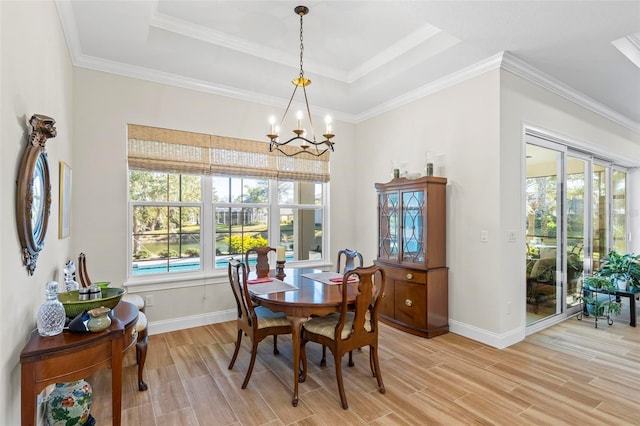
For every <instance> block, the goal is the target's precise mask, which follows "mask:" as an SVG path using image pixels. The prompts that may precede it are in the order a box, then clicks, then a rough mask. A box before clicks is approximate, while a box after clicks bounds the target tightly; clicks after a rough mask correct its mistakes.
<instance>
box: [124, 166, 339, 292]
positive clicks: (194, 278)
mask: <svg viewBox="0 0 640 426" xmlns="http://www.w3.org/2000/svg"><path fill="white" fill-rule="evenodd" d="M132 171H134V170H127V239H128V242H127V253H128V255H127V282H126V283H125V285H134V286H135V285H145V284H156V283H164V284H166V285H167V286H165V287H162V288H174V287H180V286H184V285H202V280H203V279H204V280H205V283H206V282H207V280H208V279H212V280H213V281H215V280H216V278H219V277H226V274H227V270H226V268H215V263H216V262H215V260H214V261H213V262H207V261H205V260H202V259H215V256H216V255H215V243H214V241H215V232H216V226H215V223H214V222H215V211H216V207H220V206H222V207H227V206H242V207H245V208H247V207H249V208H251V207H260V208H267V211H268V215H269V219H268V225H267V226H268V241H269V245H271V246H272V247H275V246H277V245H279V242H280V239H279V232H280V222H279V219H280V210H281V209H282V208H287V209H305V210H309V209H313V210H317V211H320V214H321V217H322V230H323V232H322V247H321V249H322V254H321V258H320V259H311V260H297V261H291V262H287V266H288V267H321V266H326V265H328V264H330V261H331V260H330V259H329V258H327V257H326V253H327V252H328V246H329V214H328V212H329V205H328V200H329V197H328V192H329V182H315V183H317V184H320V185H322V198H321V202H322V204H321V205H315V204H313V205H310V204H279V200H278V179H277V178H268V177H266V178H264V179H266V180H267V181H268V185H269V188H268V193H269V202H268V203H267V204H260V203H231V202H224V203H220V202H216V203H214V202H213V180H214V178H220V177H226V178H240V176H232V175H222V174H213V175H211V174H200V175H199V176H200V177H201V201H200V203H198V202H184V203H182V202H175V201H171V202H157V201H132V200H131V199H130V198H129V197H130V187H129V185H130V173H131V172H132ZM140 171H142V172H151V171H149V170H140ZM159 173H165V172H159ZM175 174H178V175H180V174H187V173H175ZM243 177H245V178H250V179H252V178H254V177H252V176H243ZM257 178H263V177H257ZM283 181H288V182H304V181H295V180H292V179H284V180H283ZM141 205H156V206H174V205H180V206H181V207H200V209H201V226H200V247H201V249H200V259H201V262H200V269H199V270H197V271H189V272H163V273H157V274H156V273H153V274H151V273H150V274H141V275H134V274H133V256H132V253H133V252H132V250H133V209H134V207H136V206H141ZM188 282H191V283H192V284H185V283H188Z"/></svg>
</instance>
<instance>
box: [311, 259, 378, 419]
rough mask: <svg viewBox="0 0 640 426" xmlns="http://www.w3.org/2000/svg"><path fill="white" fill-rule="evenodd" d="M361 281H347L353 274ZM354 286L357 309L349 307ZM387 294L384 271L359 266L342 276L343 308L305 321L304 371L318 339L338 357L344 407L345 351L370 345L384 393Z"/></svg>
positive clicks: (373, 370)
mask: <svg viewBox="0 0 640 426" xmlns="http://www.w3.org/2000/svg"><path fill="white" fill-rule="evenodd" d="M353 275H355V276H356V277H357V278H358V281H356V282H353V283H348V279H349V277H350V276H353ZM349 288H353V290H354V292H355V295H356V303H355V309H353V310H349V303H348V291H349ZM383 294H384V271H383V270H382V269H380V268H379V267H378V266H375V265H374V266H369V267H360V268H356V269H353V270H351V271H349V272H347V273H346V274H345V275H344V277H343V279H342V304H341V306H340V312H335V313H333V314H329V315H326V316H323V317H315V318H311V319H310V320H309V321H307V322H305V323H304V324H303V325H302V334H301V336H300V358H301V361H302V374H301V377H300V381H304V380H305V379H306V376H307V355H306V351H305V345H306V343H307V342H317V343H320V344H321V345H323V346H326V347H328V348H329V350H331V353H332V354H333V358H334V360H335V366H336V367H335V368H336V379H337V381H338V391H339V392H340V401H341V402H342V408H344V409H345V410H346V409H348V408H349V406H348V404H347V397H346V395H345V393H344V385H343V383H342V367H341V364H342V357H343V356H344V354H345V353H347V352H350V351H352V350H354V349H358V348H360V347H363V346H369V366H370V368H371V373H372V374H373V376H374V377H375V378H376V380H377V381H378V389H379V391H380V393H385V388H384V383H383V382H382V374H381V371H380V363H379V361H378V308H379V306H380V303H381V301H382V295H383Z"/></svg>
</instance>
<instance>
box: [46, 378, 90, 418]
mask: <svg viewBox="0 0 640 426" xmlns="http://www.w3.org/2000/svg"><path fill="white" fill-rule="evenodd" d="M92 397H93V390H92V389H91V385H90V384H89V382H87V381H86V380H77V381H75V382H65V383H56V387H55V389H54V390H53V391H52V392H51V394H49V399H48V400H47V409H46V416H47V425H49V426H74V425H87V426H88V425H90V424H93V418H92V417H91V398H92Z"/></svg>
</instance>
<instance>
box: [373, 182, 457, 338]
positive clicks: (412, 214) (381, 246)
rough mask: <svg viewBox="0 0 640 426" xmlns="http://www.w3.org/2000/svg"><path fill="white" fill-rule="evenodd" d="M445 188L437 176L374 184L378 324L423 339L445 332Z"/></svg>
mask: <svg viewBox="0 0 640 426" xmlns="http://www.w3.org/2000/svg"><path fill="white" fill-rule="evenodd" d="M446 186H447V179H446V178H442V177H433V176H428V177H422V178H418V179H411V180H410V179H405V178H395V179H393V180H392V181H391V182H388V183H377V184H376V191H377V193H378V256H377V260H376V264H377V265H379V266H380V267H382V268H383V269H384V271H385V275H386V286H385V294H384V297H383V299H382V304H381V308H380V319H381V320H382V321H384V322H385V323H386V324H389V325H391V326H393V327H396V328H398V329H401V330H404V331H407V332H409V333H412V334H416V335H418V336H423V337H427V338H430V337H435V336H438V335H440V334H444V333H446V332H448V331H449V306H448V304H449V301H448V300H449V289H448V268H447V266H446V244H445V243H446Z"/></svg>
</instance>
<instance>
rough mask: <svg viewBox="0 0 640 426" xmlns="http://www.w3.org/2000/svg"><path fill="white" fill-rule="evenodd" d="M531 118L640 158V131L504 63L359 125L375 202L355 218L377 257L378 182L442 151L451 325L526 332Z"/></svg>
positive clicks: (484, 333) (362, 200)
mask: <svg viewBox="0 0 640 426" xmlns="http://www.w3.org/2000/svg"><path fill="white" fill-rule="evenodd" d="M525 123H527V124H530V125H531V124H533V125H536V126H537V127H539V128H544V129H548V130H550V131H553V132H555V134H558V135H566V136H567V137H568V138H570V139H571V140H573V141H579V142H580V143H581V144H582V146H585V147H590V148H593V149H596V150H599V151H601V152H607V153H609V154H610V155H615V156H617V157H620V158H631V159H636V161H640V135H638V134H637V133H634V132H632V131H630V130H628V129H626V128H623V127H621V126H619V125H617V124H615V123H613V122H611V121H610V120H607V119H605V118H603V117H601V116H599V115H597V114H595V113H593V112H591V111H590V110H587V109H585V108H583V107H580V106H577V105H576V104H574V103H572V102H569V101H568V100H566V99H565V98H563V97H561V96H558V95H555V94H553V93H551V92H549V91H548V90H545V89H543V88H541V87H539V86H537V85H534V84H532V83H530V82H528V81H527V80H524V79H522V78H520V77H518V76H515V75H514V74H512V73H510V72H507V71H499V70H494V71H490V72H488V73H486V74H484V75H481V76H479V77H476V78H474V79H472V80H468V81H466V82H464V83H461V84H459V85H457V86H454V87H451V88H448V89H445V90H443V91H441V92H438V93H436V94H434V95H431V96H429V97H426V98H424V99H421V100H419V101H416V102H413V103H412V104H410V105H407V106H404V107H402V108H399V109H397V110H395V111H392V112H389V113H386V114H384V115H381V116H379V117H376V118H373V119H371V120H368V121H367V122H364V123H361V124H359V125H358V126H357V140H358V146H359V147H361V155H362V160H363V164H366V167H362V168H361V173H360V174H358V186H359V187H361V188H362V190H361V192H360V193H359V194H358V205H359V206H361V210H364V211H369V212H370V213H369V214H367V215H362V216H361V217H359V219H358V221H357V222H356V227H357V230H358V232H357V238H358V247H360V249H361V250H363V253H364V254H365V257H366V258H374V257H375V242H376V226H377V223H376V217H375V208H376V198H375V191H374V190H373V183H374V182H380V181H387V180H389V177H390V169H391V161H392V160H396V161H398V162H407V163H408V165H409V171H421V170H422V167H423V163H424V153H425V152H426V151H432V152H435V153H438V154H442V155H441V156H440V158H441V160H440V162H438V160H436V175H442V176H445V177H447V178H448V181H449V184H448V186H447V209H448V211H447V221H448V223H447V264H448V266H449V268H450V269H449V325H450V330H451V331H453V332H456V333H458V334H461V335H465V336H468V337H471V338H473V339H476V340H479V341H482V342H485V343H487V344H490V345H493V346H496V347H505V346H508V345H510V344H512V343H515V342H517V341H519V340H521V339H523V338H524V336H525V313H526V304H525V284H524V283H525V269H524V258H525V248H524V247H525V246H524V229H525V214H524V201H523V196H522V192H523V186H522V182H523V178H524V164H525V163H524V151H523V149H524V144H523V128H524V127H523V126H524V124H525ZM637 175H638V172H636V173H633V174H632V179H631V183H630V194H631V193H633V194H637V189H636V191H635V192H633V187H635V188H637V187H638V186H637V184H638V177H637ZM634 176H635V178H634ZM634 183H635V184H636V186H632V185H634ZM637 205H638V204H637V201H636V205H635V206H636V207H635V210H634V209H632V211H631V216H632V223H631V232H632V234H633V237H632V241H637V240H640V235H638V232H639V231H640V224H639V221H640V217H639V216H640V215H639V214H638V207H637ZM634 212H635V213H634ZM481 230H487V231H488V234H489V241H488V242H487V243H481V242H480V241H479V240H480V238H479V237H480V231H481ZM509 231H516V236H517V241H516V242H508V241H507V235H508V233H509ZM635 244H636V246H637V244H638V243H635Z"/></svg>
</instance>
